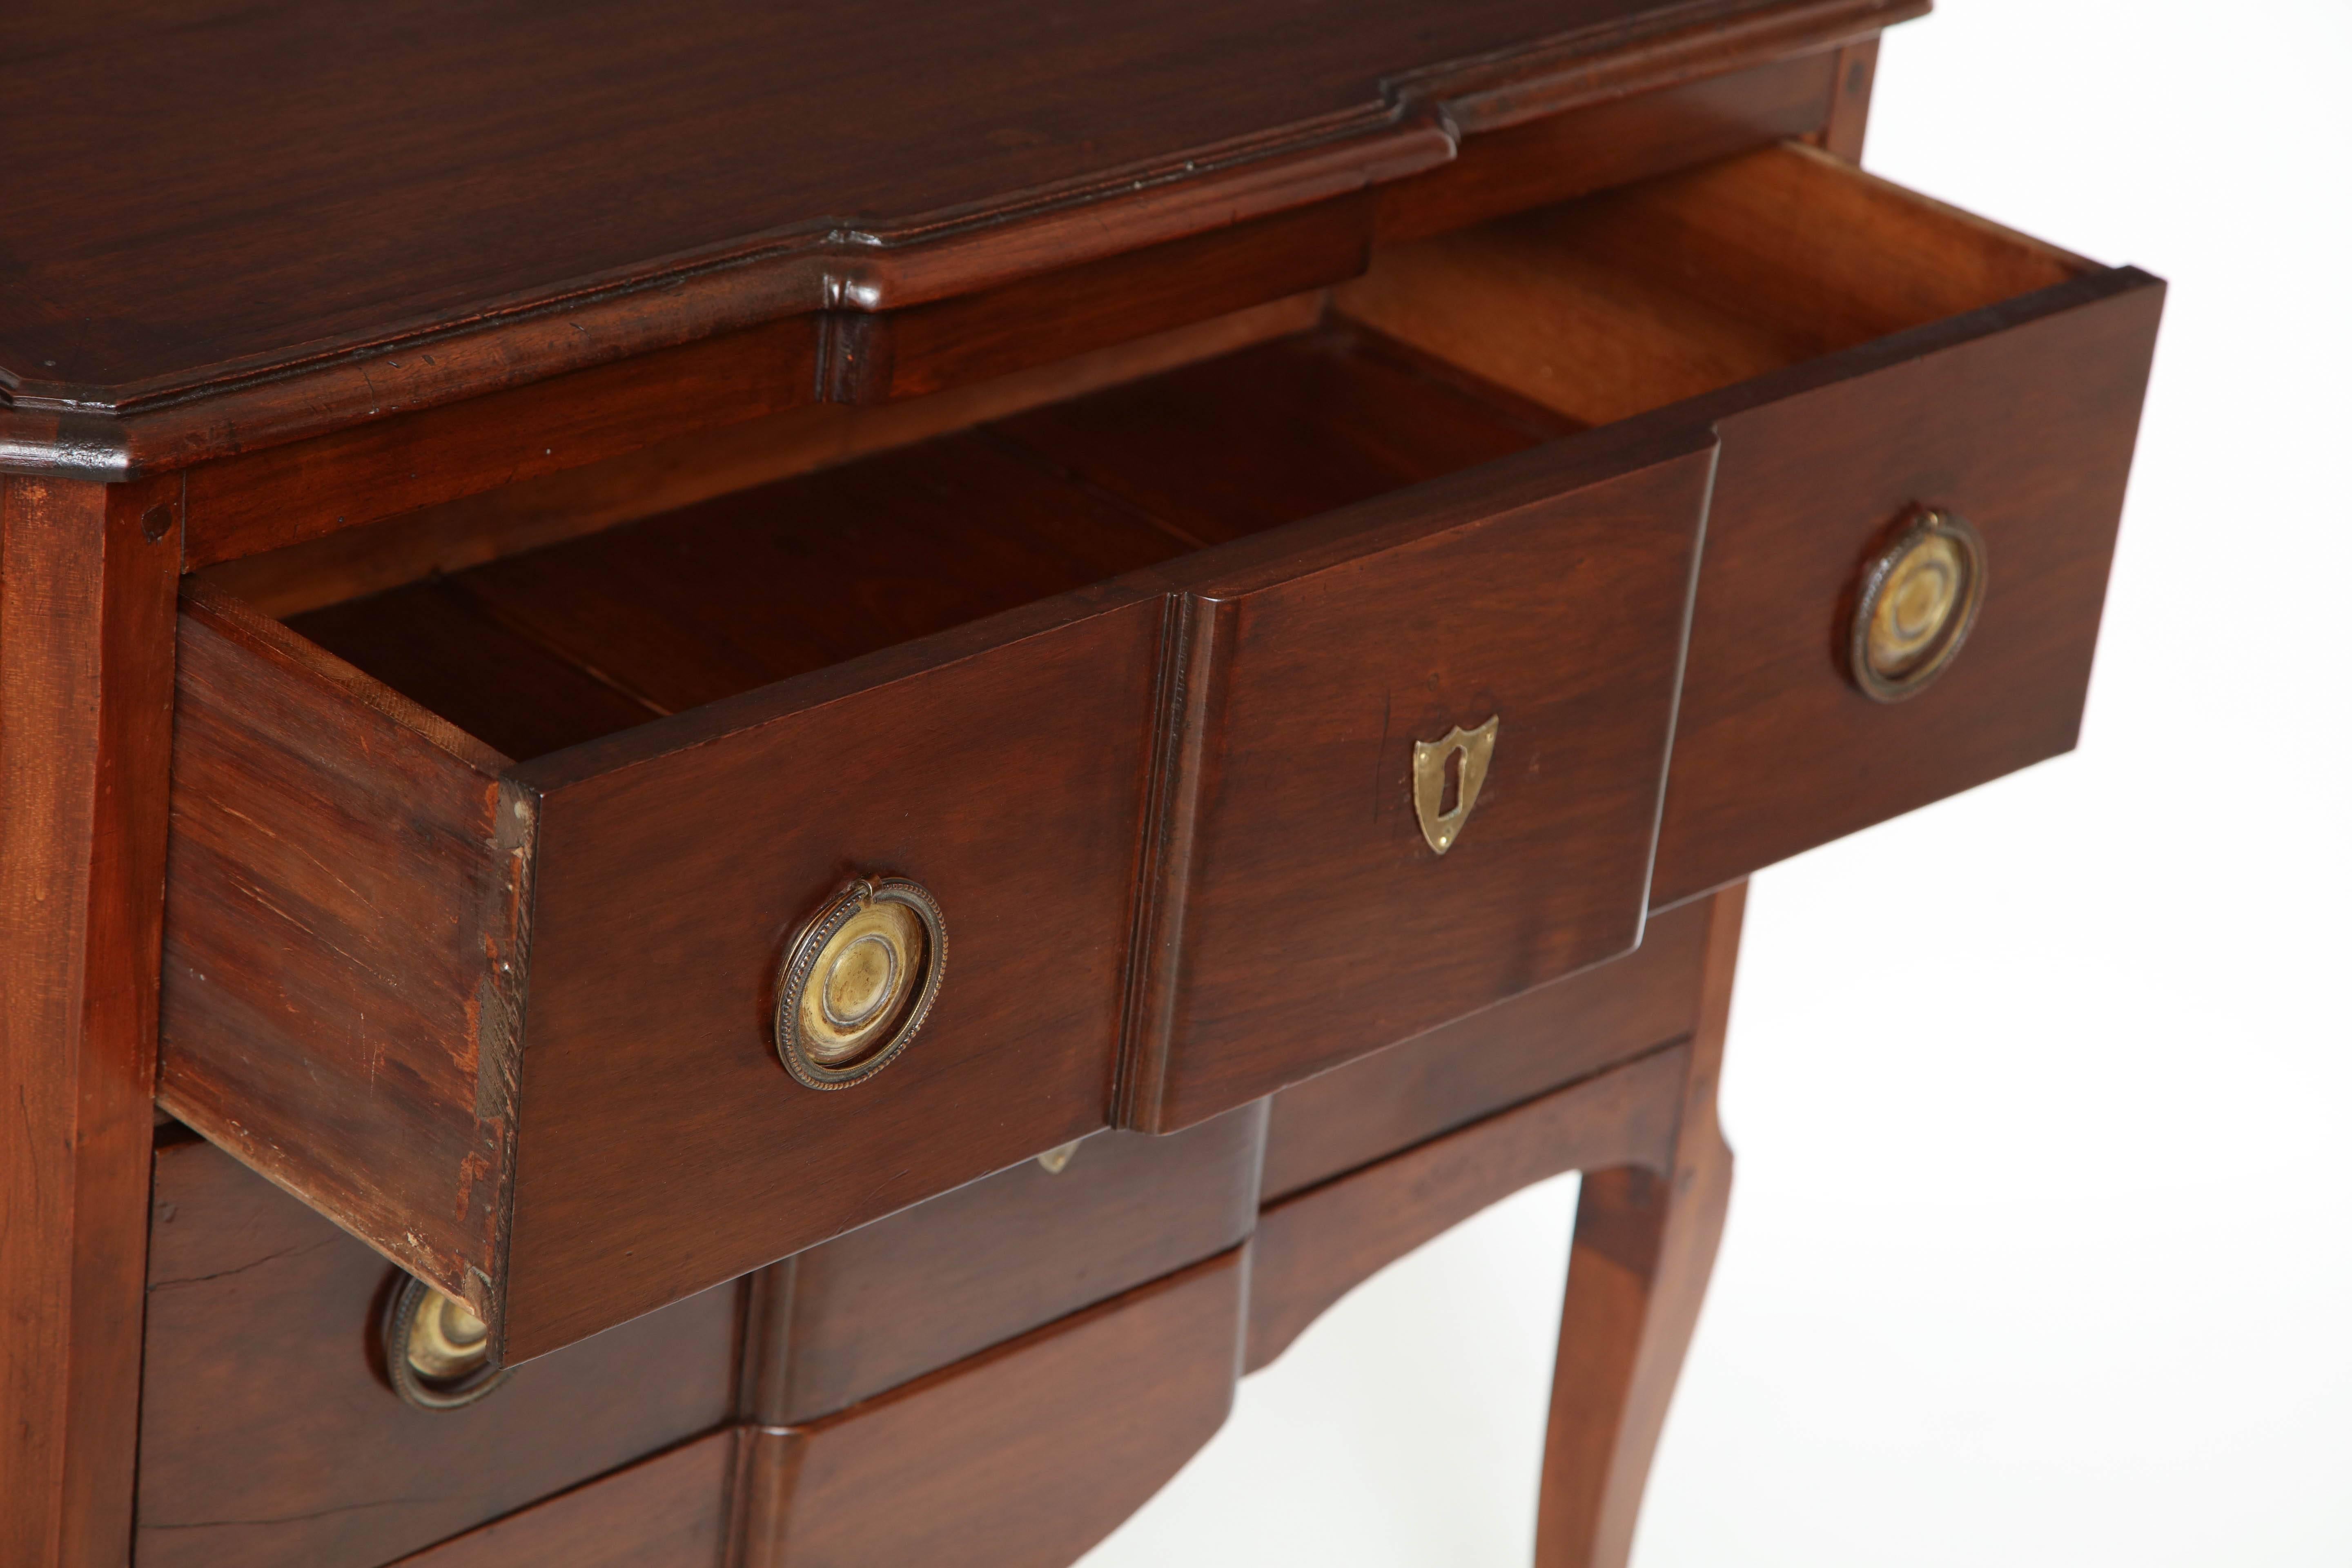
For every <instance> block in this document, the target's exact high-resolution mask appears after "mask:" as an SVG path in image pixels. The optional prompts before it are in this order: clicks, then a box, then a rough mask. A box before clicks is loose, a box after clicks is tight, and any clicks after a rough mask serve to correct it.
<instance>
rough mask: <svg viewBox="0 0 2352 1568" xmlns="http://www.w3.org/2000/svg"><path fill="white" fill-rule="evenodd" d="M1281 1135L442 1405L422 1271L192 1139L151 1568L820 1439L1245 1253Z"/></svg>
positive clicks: (153, 1462)
mask: <svg viewBox="0 0 2352 1568" xmlns="http://www.w3.org/2000/svg"><path fill="white" fill-rule="evenodd" d="M1264 1137H1265V1107H1264V1106H1263V1105H1253V1106H1248V1107H1244V1108H1243V1109H1242V1110H1239V1111H1236V1112H1234V1113H1233V1114H1231V1115H1227V1116H1223V1117H1218V1118H1214V1119H1213V1120H1211V1121H1207V1122H1204V1123H1202V1125H1200V1126H1198V1127H1195V1128H1192V1129H1190V1130H1188V1131H1184V1132H1181V1133H1177V1134H1173V1135H1171V1136H1169V1137H1157V1138H1156V1137H1149V1136H1146V1135H1144V1134H1140V1133H1134V1132H1105V1133H1101V1134H1098V1135H1097V1136H1096V1137H1093V1138H1089V1139H1087V1140H1086V1141H1085V1142H1081V1143H1078V1144H1076V1145H1075V1146H1073V1147H1069V1148H1065V1149H1059V1150H1055V1151H1054V1152H1052V1154H1051V1155H1050V1156H1049V1157H1048V1158H1047V1159H1046V1160H1045V1161H1042V1162H1041V1161H1024V1162H1023V1163H1021V1164H1020V1165H1017V1166H1015V1167H1013V1169H1010V1170H1007V1171H1003V1172H999V1173H997V1174H995V1175H992V1176H990V1177H987V1178H985V1179H983V1180H982V1181H979V1182H975V1183H973V1184H971V1185H969V1186H966V1187H963V1188H961V1189H960V1190H958V1191H956V1192H953V1193H950V1194H945V1195H943V1196H941V1197H939V1198H936V1199H933V1200H931V1201H930V1202H929V1203H925V1204H920V1205H916V1206H915V1207H913V1208H911V1209H908V1210H906V1211H904V1212H902V1213H900V1214H898V1215H892V1216H890V1217H889V1218H887V1219H885V1220H881V1221H879V1222H877V1223H876V1224H874V1225H871V1226H866V1227H864V1228H863V1229H860V1230H857V1231H854V1232H852V1233H851V1234H849V1235H848V1236H845V1237H841V1238H839V1239H838V1240H835V1241H833V1242H830V1243H827V1244H826V1245H824V1246H822V1247H814V1248H812V1249H811V1250H809V1251H807V1252H803V1253H801V1254H799V1255H797V1256H796V1257H793V1258H788V1259H786V1260H785V1261H783V1262H782V1263H781V1264H778V1265H776V1266H775V1267H773V1268H768V1269H765V1270H762V1271H761V1272H760V1273H759V1274H756V1275H753V1276H751V1277H750V1278H749V1279H744V1280H741V1281H740V1282H737V1283H734V1284H730V1285H725V1286H721V1287H719V1288H718V1289H713V1290H709V1291H706V1292H704V1293H703V1294H701V1295H699V1296H696V1297H692V1298H690V1299H688V1300H685V1301H681V1302H678V1303H676V1304H674V1305H672V1306H670V1307H667V1308H665V1309H663V1310H660V1311H657V1312H655V1313H652V1314H649V1315H648V1316H646V1317H644V1318H641V1319H639V1320H637V1321H634V1322H631V1323H627V1324H624V1325H622V1326H621V1327H619V1328H616V1329H614V1330H612V1331H608V1332H605V1333H603V1334H598V1335H596V1336H594V1337H593V1338H592V1339H590V1340H588V1341H586V1342H583V1343H580V1344H577V1345H572V1346H569V1347H567V1348H565V1349H564V1350H562V1351H560V1352H554V1353H552V1354H550V1355H548V1356H544V1357H541V1358H540V1359H539V1360H536V1361H534V1362H532V1363H530V1364H528V1365H524V1366H519V1367H516V1368H514V1369H512V1371H511V1372H510V1373H509V1374H508V1376H507V1377H506V1379H505V1380H504V1381H503V1382H501V1383H499V1384H498V1385H497V1386H496V1387H495V1388H494V1389H492V1390H491V1392H489V1393H488V1394H486V1395H484V1396H482V1397H480V1398H479V1399H478V1400H477V1401H476V1402H474V1403H470V1404H466V1405H457V1406H455V1407H451V1408H445V1409H430V1410H428V1409H418V1408H415V1407H412V1405H409V1404H406V1403H404V1402H403V1401H402V1400H401V1399H400V1398H399V1397H398V1396H396V1395H395V1394H394V1391H393V1387H392V1382H391V1379H390V1377H389V1376H388V1375H387V1373H388V1372H389V1370H390V1369H389V1368H388V1366H387V1365H386V1363H385V1355H386V1353H387V1352H386V1350H385V1347H384V1345H383V1334H382V1327H383V1321H384V1319H385V1317H386V1315H387V1313H388V1312H389V1311H390V1310H391V1309H392V1305H393V1300H392V1298H393V1297H394V1293H395V1292H396V1291H397V1290H399V1289H402V1288H404V1286H406V1284H407V1279H406V1276H404V1275H403V1274H401V1273H400V1272H398V1271H397V1270H394V1269H391V1268H386V1267H385V1266H384V1264H383V1260H382V1259H381V1258H378V1257H376V1255H375V1254H374V1253H373V1252H372V1251H370V1250H369V1249H368V1248H367V1247H362V1245H360V1244H359V1243H358V1242H356V1241H354V1240H352V1238H351V1237H346V1236H344V1235H342V1234H341V1232H339V1231H338V1230H336V1229H335V1227H334V1226H331V1224H329V1223H328V1222H327V1221H326V1220H325V1219H323V1218H321V1217H320V1216H319V1215H316V1214H313V1213H312V1212H310V1210H309V1209H307V1208H305V1207H303V1206H302V1205H300V1204H299V1203H297V1202H295V1201H294V1200H293V1199H292V1198H290V1197H289V1196H288V1195H287V1194H284V1193H281V1192H279V1191H278V1190H277V1189H275V1188H273V1187H272V1186H270V1185H269V1184H268V1183H267V1182H265V1181H263V1180H261V1179H260V1178H259V1177H257V1176H256V1175H255V1174H254V1173H251V1172H250V1171H247V1170H246V1169H245V1168H244V1167H242V1166H241V1165H238V1164H237V1163H236V1162H234V1161H232V1160H230V1159H229V1158H228V1157H227V1156H226V1154H224V1153H223V1152H221V1151H219V1150H218V1149H216V1148H215V1147H213V1146H212V1145H211V1144H209V1143H205V1142H201V1141H199V1140H196V1139H194V1138H192V1137H190V1136H188V1135H187V1134H186V1133H184V1131H175V1132H174V1133H173V1135H172V1136H170V1137H169V1138H167V1140H166V1142H164V1143H163V1146H162V1147H160V1148H159V1149H158V1150H157V1152H156V1164H155V1186H154V1194H155V1197H154V1212H153V1223H152V1227H151V1228H152V1238H151V1242H150V1268H151V1276H150V1279H149V1287H148V1308H147V1341H146V1358H145V1374H144V1375H145V1381H144V1387H143V1393H142V1403H141V1412H142V1434H141V1458H140V1468H139V1504H138V1509H139V1512H138V1529H139V1538H138V1539H139V1548H138V1552H139V1561H140V1563H142V1564H146V1563H163V1564H167V1565H182V1568H215V1565H217V1564H220V1563H238V1564H242V1565H246V1568H297V1565H299V1568H374V1565H376V1564H380V1563H385V1562H388V1561H390V1560H391V1559H393V1558H395V1557H397V1556H400V1555H401V1554H403V1553H404V1552H409V1551H412V1550H415V1549H416V1548H419V1547H422V1546H425V1545H428V1544H430V1543H432V1542H438V1541H441V1540H443V1539H445V1538H446V1537H448V1536H451V1535H453V1534H456V1533H457V1532H458V1531H463V1530H467V1529H468V1528H470V1527H472V1526H474V1525H478V1524H480V1523H482V1522H483V1521H486V1520H490V1519H495V1518H499V1517H500V1516H503V1515H505V1514H507V1513H509V1511H510V1510H515V1509H518V1508H520V1507H522V1506H523V1505H525V1504H527V1503H530V1502H532V1501H533V1500H537V1499H540V1498H542V1497H544V1496H546V1495H548V1494H550V1493H552V1492H556V1491H560V1490H562V1489H564V1488H567V1487H572V1486H574V1485H577V1484H579V1483H581V1482H583V1481H587V1480H589V1479H591V1478H593V1477H595V1476H597V1475H599V1474H601V1473H603V1472H605V1471H608V1470H612V1469H614V1468H615V1467H618V1466H622V1465H625V1464H628V1463H630V1462H631V1461H635V1460H637V1459H639V1458H642V1457H643V1456H645V1455H647V1454H649V1453H652V1452H654V1451H656V1450H658V1449H662V1448H664V1447H667V1446H668V1445H670V1444H673V1443H676V1442H678V1441H679V1440H681V1439H684V1438H688V1437H690V1436H694V1435H695V1434H698V1433H702V1432H707V1431H709V1430H711V1429H713V1428H715V1427H718V1426H722V1425H724V1424H727V1423H730V1422H733V1421H737V1420H743V1421H749V1422H752V1423H756V1424H759V1425H762V1426H789V1425H799V1424H805V1423H808V1422H811V1421H814V1420H818V1419H821V1418H823V1417H825V1416H827V1415H832V1414H834V1413H835V1412H837V1411H839V1410H841V1409H843V1408H844V1407H845V1406H848V1405H854V1404H856V1403H857V1402H859V1401H861V1400H866V1399H868V1398H870V1397H872V1396H874V1395H877V1394H884V1393H885V1392H887V1390H889V1389H891V1388H893V1387H896V1386H898V1385H900V1384H908V1383H910V1382H913V1381H915V1380H917V1379H919V1378H921V1377H923V1376H925V1375H927V1374H929V1373H934V1372H936V1371H938V1370H939V1369H940V1368H941V1367H944V1366H947V1365H949V1364H950V1363H954V1362H958V1361H961V1360H963V1359H965V1358H967V1357H970V1356H972V1355H974V1354H976V1353H977V1352H982V1351H985V1350H987V1349H989V1348H990V1347H992V1346H993V1345H997V1344H1000V1343H1003V1342H1008V1341H1011V1340H1014V1339H1017V1338H1019V1337H1020V1336H1021V1335H1023V1334H1025V1333H1029V1332H1030V1331H1034V1330H1035V1329H1038V1328H1039V1327H1041V1326H1042V1325H1045V1324H1047V1323H1050V1322H1053V1321H1057V1320H1060V1319H1063V1318H1066V1317H1068V1316H1069V1315H1071V1314H1073V1313H1076V1312H1080V1311H1084V1310H1087V1309H1089V1308H1092V1307H1094V1306H1096V1305H1097V1304H1098V1303H1100V1302H1101V1301H1103V1300H1106V1299H1107V1298H1109V1297H1112V1296H1116V1295H1118V1294H1119V1293H1120V1292H1122V1291H1126V1290H1129V1289H1133V1288H1135V1287H1138V1286H1140V1285H1143V1284H1145V1283H1147V1282H1149V1281H1151V1280H1154V1279H1160V1278H1162V1277H1164V1276H1166V1275H1169V1274H1171V1273H1173V1272H1176V1271H1178V1270H1180V1269H1182V1268H1186V1267H1188V1266H1190V1265H1192V1264H1195V1263H1197V1262H1199V1261H1201V1260H1202V1259H1203V1258H1209V1257H1212V1256H1213V1255H1215V1254H1218V1253H1223V1252H1227V1251H1230V1250H1231V1249H1232V1248H1233V1247H1236V1246H1238V1245H1239V1244H1240V1243H1241V1242H1242V1241H1244V1239H1245V1238H1246V1237H1248V1235H1249V1233H1250V1228H1251V1226H1252V1225H1253V1224H1254V1223H1255V1219H1256V1215H1257V1184H1258V1168H1259V1161H1260V1155H1261V1151H1262V1147H1263V1143H1264ZM689 1470H690V1471H692V1473H693V1474H694V1475H696V1476H697V1477H700V1476H701V1475H702V1473H703V1472H702V1471H701V1470H699V1469H697V1468H694V1467H693V1466H692V1465H691V1464H690V1463H689V1462H688V1461H687V1460H685V1459H682V1458H665V1459H662V1460H658V1461H656V1462H655V1463H654V1464H653V1465H652V1466H651V1467H649V1468H647V1469H646V1475H645V1476H639V1477H637V1478H636V1479H632V1480H631V1481H629V1482H628V1483H627V1484H626V1485H625V1487H623V1488H621V1489H620V1491H618V1492H611V1493H605V1492H600V1493H599V1494H598V1495H599V1496H600V1498H607V1499H609V1498H610V1497H612V1496H619V1495H625V1496H628V1497H631V1498H639V1501H638V1502H635V1503H632V1504H631V1505H630V1506H631V1507H632V1508H637V1507H640V1506H643V1507H652V1506H653V1504H652V1502H650V1501H647V1500H645V1499H644V1498H641V1497H640V1494H641V1493H646V1489H648V1488H652V1489H654V1490H656V1491H662V1490H663V1488H664V1487H666V1486H667V1483H661V1484H660V1485H656V1482H655V1481H653V1480H650V1479H646V1478H647V1477H654V1476H669V1475H673V1474H676V1475H684V1474H686V1473H688V1471H689ZM696 1484H699V1482H698V1483H696ZM663 1495H664V1496H667V1492H666V1491H664V1492H663ZM598 1506H599V1508H600V1509H601V1507H602V1506H603V1505H602V1504H601V1503H600V1504H599V1505H598ZM663 1506H665V1507H667V1504H664V1505H663ZM713 1506H714V1507H715V1506H716V1505H715V1503H714V1505H713ZM600 1517H601V1515H600ZM661 1517H663V1518H667V1516H666V1515H664V1516H661ZM695 1517H696V1518H699V1516H698V1515H697V1516H695ZM500 1528H501V1529H505V1528H507V1527H503V1526H502V1527H500ZM515 1528H520V1526H517V1527H515ZM676 1528H677V1529H679V1530H682V1529H684V1528H685V1527H684V1526H682V1525H679V1526H677V1527H676ZM671 1532H673V1526H672V1524H670V1523H663V1524H662V1525H661V1526H660V1531H659V1533H660V1534H662V1535H663V1536H664V1537H665V1538H667V1535H668V1534H669V1533H671ZM490 1533H491V1534H496V1533H497V1532H496V1531H493V1532H490ZM634 1539H635V1537H633V1536H630V1535H628V1534H626V1533H623V1534H621V1535H619V1536H616V1537H614V1540H620V1541H628V1540H634ZM648 1539H650V1538H648ZM468 1550H475V1548H468ZM627 1560H628V1559H627V1558H625V1557H621V1558H616V1559H615V1561H627Z"/></svg>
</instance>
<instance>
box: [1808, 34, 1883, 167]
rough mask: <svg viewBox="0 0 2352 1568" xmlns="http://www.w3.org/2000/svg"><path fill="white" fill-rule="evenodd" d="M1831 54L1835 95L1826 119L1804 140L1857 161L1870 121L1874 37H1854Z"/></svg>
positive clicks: (1875, 72) (1875, 61)
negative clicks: (1834, 72)
mask: <svg viewBox="0 0 2352 1568" xmlns="http://www.w3.org/2000/svg"><path fill="white" fill-rule="evenodd" d="M1834 58H1835V60H1836V97H1835V98H1834V99H1832V101H1831V105H1830V115H1829V119H1828V121H1826V122H1825V123H1824V124H1823V125H1822V128H1821V129H1820V130H1819V131H1817V132H1813V134H1812V135H1811V137H1809V138H1808V140H1810V141H1811V142H1812V143H1813V145H1814V146H1816V147H1819V148H1821V149H1822V151H1823V152H1826V153H1831V154H1832V155H1833V156H1836V157H1840V158H1843V159H1844V160H1845V161H1846V162H1847V163H1861V162H1862V139H1863V135H1864V132H1866V131H1867V130H1868V128H1869V125H1870V89H1871V88H1872V87H1873V86H1874V85H1875V84H1876V82H1877V80H1878V40H1877V38H1875V37H1868V38H1859V39H1856V40H1855V41H1854V42H1853V43H1851V44H1848V45H1847V46H1846V47H1843V48H1842V49H1840V50H1839V51H1838V52H1837V54H1836V56H1835V57H1834Z"/></svg>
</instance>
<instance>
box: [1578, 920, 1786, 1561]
mask: <svg viewBox="0 0 2352 1568" xmlns="http://www.w3.org/2000/svg"><path fill="white" fill-rule="evenodd" d="M1747 901H1748V889H1747V887H1746V885H1745V884H1740V885H1738V886H1734V887H1731V888H1728V889H1725V890H1724V891H1723V892H1721V893H1718V894H1717V895H1716V897H1715V899H1714V900H1712V902H1711V905H1710V909H1709V914H1708V932H1707V954H1706V979H1705V982H1704V986H1703V990H1702V993H1701V1000H1700V1004H1699V1025H1698V1030H1697V1033H1696V1035H1695V1036H1694V1037H1692V1041H1691V1045H1690V1048H1689V1049H1688V1051H1687V1052H1685V1053H1682V1057H1683V1061H1684V1064H1685V1077H1684V1079H1683V1082H1682V1085H1681V1090H1680V1093H1679V1094H1678V1095H1677V1096H1676V1097H1675V1099H1676V1100H1677V1107H1678V1114H1677V1116H1676V1119H1675V1120H1676V1125H1675V1133H1674V1149H1673V1159H1672V1164H1671V1167H1670V1168H1669V1169H1667V1170H1664V1171H1661V1170H1660V1169H1658V1168H1657V1167H1656V1166H1655V1165H1654V1164H1653V1163H1627V1164H1624V1165H1620V1166H1614V1167H1611V1168H1608V1169H1601V1170H1588V1171H1587V1173H1586V1175H1585V1177H1584V1184H1583V1189H1582V1191H1581V1193H1580V1194H1579V1196H1578V1198H1577V1205H1576V1239H1575V1242H1574V1244H1573V1246H1572V1247H1571V1248H1570V1253H1569V1262H1568V1296H1567V1300H1566V1301H1565V1302H1564V1303H1563V1305H1562V1307H1561V1311H1560V1323H1559V1359H1558V1361H1557V1363H1555V1365H1554V1367H1553V1371H1552V1388H1551V1422H1550V1426H1549V1429H1548V1430H1547V1432H1546V1434H1545V1436H1544V1459H1543V1482H1542V1493H1541V1498H1542V1501H1541V1505H1540V1507H1539V1509H1538V1515H1537V1522H1536V1563H1537V1565H1538V1568H1623V1564H1624V1563H1625V1560H1626V1558H1627V1557H1628V1556H1629V1555H1630V1554H1631V1552H1632V1551H1633V1525H1634V1522H1635V1521H1636V1519H1637V1518H1638V1516H1639V1515H1640V1512H1641V1506H1642V1488H1643V1483H1644V1482H1646V1481H1647V1480H1648V1479H1649V1474H1650V1458H1651V1456H1652V1455H1653V1454H1654V1453H1655V1452H1656V1450H1657V1445H1658V1433H1659V1431H1660V1430H1661V1429H1662V1428H1663V1427H1664V1425H1665V1419H1666V1406H1667V1404H1668V1402H1669V1401H1670V1400H1671V1399H1672V1398H1673V1397H1674V1392H1675V1379H1676V1377H1677V1376H1679V1375H1680V1373H1681V1372H1682V1364H1683V1352H1685V1350H1687V1349H1688V1348H1689V1345H1690V1337H1691V1331H1692V1330H1693V1329H1694V1328H1695V1327H1696V1325H1697V1322H1698V1310H1699V1304H1700V1302H1701V1301H1702V1300H1705V1298H1706V1282H1707V1277H1708V1276H1709V1274H1711V1273H1712V1272H1713V1270H1714V1268H1715V1251H1716V1246H1717V1243H1718V1242H1719V1241H1720V1240H1721V1239H1722V1237H1723V1218H1724V1212H1725V1209H1726V1207H1727V1205H1728V1204H1729V1202H1730V1199H1731V1151H1730V1149H1729V1148H1727V1147H1726V1145H1725V1144H1724V1142H1723V1132H1722V1130H1721V1128H1720V1127H1719V1126H1718V1125H1717V1121H1716V1113H1715V1098H1716V1084H1717V1079H1718V1078H1719V1077H1720V1075H1721V1072H1722V1067H1723V1037H1724V1030H1725V1026H1726V1025H1727V1023H1728V1022H1729V1019H1730V1014H1731V980H1732V971H1733V969H1734V967H1735V965H1736V964H1737V963H1738V955H1739V925H1740V919H1741V916H1742V914H1743V913H1744V912H1745V910H1746V908H1747Z"/></svg>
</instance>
